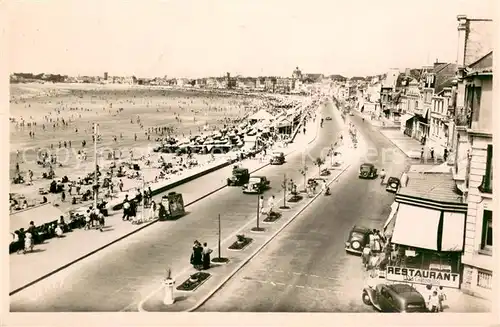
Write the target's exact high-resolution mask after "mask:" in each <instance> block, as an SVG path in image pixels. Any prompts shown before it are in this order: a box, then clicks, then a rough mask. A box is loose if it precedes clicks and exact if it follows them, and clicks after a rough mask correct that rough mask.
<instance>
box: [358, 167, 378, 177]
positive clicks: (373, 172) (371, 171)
mask: <svg viewBox="0 0 500 327" xmlns="http://www.w3.org/2000/svg"><path fill="white" fill-rule="evenodd" d="M376 177H377V168H375V166H374V165H373V164H371V163H364V164H362V165H361V166H359V178H364V179H374V178H376Z"/></svg>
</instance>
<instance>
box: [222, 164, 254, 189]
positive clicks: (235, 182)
mask: <svg viewBox="0 0 500 327" xmlns="http://www.w3.org/2000/svg"><path fill="white" fill-rule="evenodd" d="M249 179H250V173H249V172H248V169H246V168H241V167H238V166H235V167H234V168H233V174H232V176H231V177H230V178H228V179H227V186H243V185H245V184H246V183H248V180H249Z"/></svg>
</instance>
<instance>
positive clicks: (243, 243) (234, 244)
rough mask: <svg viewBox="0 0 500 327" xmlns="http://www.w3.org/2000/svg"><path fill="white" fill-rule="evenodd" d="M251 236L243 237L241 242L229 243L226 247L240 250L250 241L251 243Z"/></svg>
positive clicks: (231, 249)
mask: <svg viewBox="0 0 500 327" xmlns="http://www.w3.org/2000/svg"><path fill="white" fill-rule="evenodd" d="M252 241H253V238H250V237H245V240H244V241H243V242H241V243H239V242H238V241H236V242H234V243H233V244H231V245H230V246H229V247H228V248H227V249H228V250H230V251H242V250H244V249H245V248H246V247H247V246H248V245H249V244H250V243H252Z"/></svg>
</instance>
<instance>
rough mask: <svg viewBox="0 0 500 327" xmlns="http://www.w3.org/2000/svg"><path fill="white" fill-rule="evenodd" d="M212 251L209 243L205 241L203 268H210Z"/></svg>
mask: <svg viewBox="0 0 500 327" xmlns="http://www.w3.org/2000/svg"><path fill="white" fill-rule="evenodd" d="M211 253H212V249H210V248H209V247H208V245H207V243H206V242H205V243H203V269H204V270H207V269H210V254H211Z"/></svg>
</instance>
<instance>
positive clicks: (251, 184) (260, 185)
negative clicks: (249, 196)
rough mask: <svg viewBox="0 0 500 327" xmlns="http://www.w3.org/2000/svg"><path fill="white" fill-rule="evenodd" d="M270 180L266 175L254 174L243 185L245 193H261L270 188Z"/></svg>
mask: <svg viewBox="0 0 500 327" xmlns="http://www.w3.org/2000/svg"><path fill="white" fill-rule="evenodd" d="M269 184H270V182H269V180H268V179H267V178H266V177H264V176H252V177H250V179H249V180H248V183H246V184H245V185H243V193H256V194H260V193H262V192H263V191H264V190H266V189H267V188H269Z"/></svg>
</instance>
